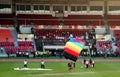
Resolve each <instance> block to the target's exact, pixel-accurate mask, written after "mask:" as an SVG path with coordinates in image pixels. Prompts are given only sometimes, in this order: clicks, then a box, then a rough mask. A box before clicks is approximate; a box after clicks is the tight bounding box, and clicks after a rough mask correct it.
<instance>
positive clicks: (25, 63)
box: [24, 60, 28, 68]
mask: <svg viewBox="0 0 120 77" xmlns="http://www.w3.org/2000/svg"><path fill="white" fill-rule="evenodd" d="M27 64H28V61H27V60H24V68H27Z"/></svg>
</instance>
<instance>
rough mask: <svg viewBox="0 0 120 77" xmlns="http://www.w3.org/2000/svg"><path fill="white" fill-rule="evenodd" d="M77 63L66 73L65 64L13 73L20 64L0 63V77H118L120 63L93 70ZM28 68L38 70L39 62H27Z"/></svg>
mask: <svg viewBox="0 0 120 77" xmlns="http://www.w3.org/2000/svg"><path fill="white" fill-rule="evenodd" d="M81 66H82V64H81V63H79V62H77V63H76V68H75V69H73V70H72V71H68V68H67V62H47V63H46V64H45V67H46V68H48V69H53V70H52V71H45V70H43V71H40V70H39V71H30V70H29V71H25V70H24V71H14V70H13V68H15V67H19V68H22V67H23V63H21V62H17V63H16V62H1V63H0V77H120V63H117V62H116V63H113V62H98V63H96V64H95V68H89V69H86V68H81ZM28 67H29V68H40V63H39V62H29V63H28Z"/></svg>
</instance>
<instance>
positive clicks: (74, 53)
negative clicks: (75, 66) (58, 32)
mask: <svg viewBox="0 0 120 77" xmlns="http://www.w3.org/2000/svg"><path fill="white" fill-rule="evenodd" d="M84 45H85V44H84V42H83V41H82V40H81V39H80V38H71V39H70V40H69V41H68V42H67V43H66V45H65V49H64V53H63V56H64V57H65V58H66V59H70V60H73V61H76V60H77V58H78V57H79V55H80V52H81V50H82V49H83V48H84Z"/></svg>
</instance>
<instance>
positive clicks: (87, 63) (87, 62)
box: [85, 60, 89, 68]
mask: <svg viewBox="0 0 120 77" xmlns="http://www.w3.org/2000/svg"><path fill="white" fill-rule="evenodd" d="M85 64H86V68H88V67H89V61H88V60H86V62H85Z"/></svg>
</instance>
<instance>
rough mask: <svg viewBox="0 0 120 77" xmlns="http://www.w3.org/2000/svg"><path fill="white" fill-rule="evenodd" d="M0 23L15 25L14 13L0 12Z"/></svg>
mask: <svg viewBox="0 0 120 77" xmlns="http://www.w3.org/2000/svg"><path fill="white" fill-rule="evenodd" d="M0 25H14V20H13V14H4V13H3V14H2V13H0Z"/></svg>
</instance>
